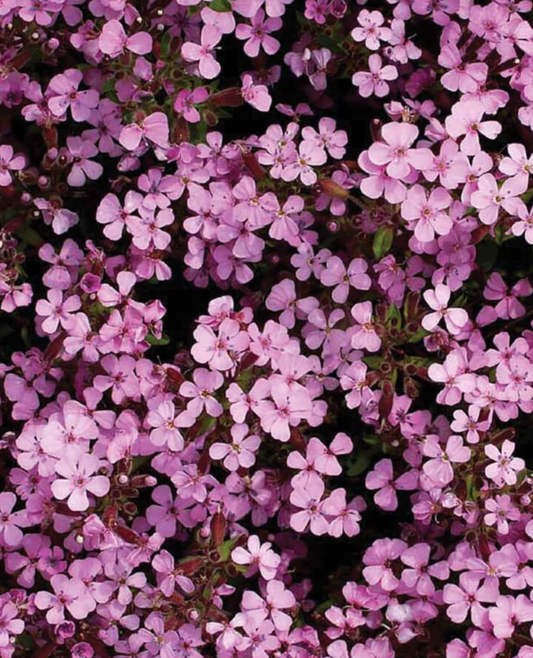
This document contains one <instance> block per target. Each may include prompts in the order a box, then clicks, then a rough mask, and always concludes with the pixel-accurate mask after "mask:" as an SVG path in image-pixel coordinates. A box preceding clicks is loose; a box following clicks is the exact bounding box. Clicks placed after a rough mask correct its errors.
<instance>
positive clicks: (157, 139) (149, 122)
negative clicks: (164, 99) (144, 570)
mask: <svg viewBox="0 0 533 658" xmlns="http://www.w3.org/2000/svg"><path fill="white" fill-rule="evenodd" d="M168 138H169V127H168V118H167V115H166V114H165V113H164V112H153V113H152V114H150V115H149V116H147V117H146V118H145V119H143V120H142V122H141V123H140V124H136V123H130V124H129V125H128V126H125V127H124V128H122V130H121V132H120V136H119V139H118V141H119V142H120V144H121V145H122V146H123V147H124V148H125V149H126V150H128V151H135V149H136V148H137V147H138V146H139V144H140V143H141V141H142V140H143V139H144V140H148V141H149V142H152V143H153V144H155V145H156V146H161V147H165V146H168Z"/></svg>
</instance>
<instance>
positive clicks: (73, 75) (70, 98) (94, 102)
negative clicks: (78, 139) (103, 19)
mask: <svg viewBox="0 0 533 658" xmlns="http://www.w3.org/2000/svg"><path fill="white" fill-rule="evenodd" d="M104 29H105V28H104ZM82 80H83V73H82V72H81V71H78V70H77V69H67V70H66V71H65V73H61V74H59V75H56V76H54V77H53V78H52V80H51V81H50V84H49V85H48V90H47V95H48V96H49V98H48V107H49V108H50V112H52V114H53V115H54V116H56V117H62V116H64V115H65V113H66V112H67V110H68V109H69V108H70V111H71V113H72V118H73V119H74V121H78V122H80V121H87V119H88V118H89V117H90V115H91V112H92V110H93V109H94V108H95V107H97V106H98V102H99V100H100V96H99V94H98V92H97V91H96V90H94V89H89V90H87V91H78V87H79V86H80V83H81V81H82Z"/></svg>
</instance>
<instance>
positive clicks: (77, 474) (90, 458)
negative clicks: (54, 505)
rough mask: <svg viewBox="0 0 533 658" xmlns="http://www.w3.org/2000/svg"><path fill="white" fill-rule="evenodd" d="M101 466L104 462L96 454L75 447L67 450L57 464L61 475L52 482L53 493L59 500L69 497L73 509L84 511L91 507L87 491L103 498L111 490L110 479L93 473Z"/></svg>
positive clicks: (69, 503)
mask: <svg viewBox="0 0 533 658" xmlns="http://www.w3.org/2000/svg"><path fill="white" fill-rule="evenodd" d="M101 467H102V462H101V461H100V460H99V459H98V457H96V456H95V455H92V454H87V453H85V452H83V451H81V450H79V449H74V448H73V449H71V450H68V451H66V453H65V454H64V456H62V457H61V459H60V460H59V461H58V462H57V464H56V466H55V470H56V473H57V474H58V475H59V476H60V477H59V478H58V479H57V480H54V481H53V482H52V485H51V486H52V493H53V494H54V496H55V498H57V499H58V500H65V499H67V505H68V506H69V507H70V509H71V510H73V511H75V512H83V511H84V510H86V509H87V508H88V507H89V498H88V496H87V492H89V493H92V494H93V495H94V496H96V497H98V498H102V497H103V496H105V495H106V494H107V492H108V491H109V488H110V484H109V479H108V478H107V477H105V476H104V475H93V474H94V473H97V472H98V471H99V469H100V468H101Z"/></svg>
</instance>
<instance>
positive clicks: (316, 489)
mask: <svg viewBox="0 0 533 658" xmlns="http://www.w3.org/2000/svg"><path fill="white" fill-rule="evenodd" d="M309 484H310V486H309V487H308V488H307V489H300V488H298V489H294V490H293V492H292V493H291V498H290V500H291V503H292V504H293V505H294V507H297V508H300V510H301V511H299V512H295V513H293V514H292V515H291V518H290V524H291V528H292V529H293V530H296V532H305V531H306V529H307V528H308V527H309V530H310V531H311V532H312V533H313V534H314V535H324V534H326V533H327V531H328V529H329V523H328V521H327V519H326V518H325V516H324V511H323V501H321V499H322V496H323V495H324V490H325V487H324V483H323V482H322V480H321V479H320V478H316V479H313V480H311V481H310V482H309Z"/></svg>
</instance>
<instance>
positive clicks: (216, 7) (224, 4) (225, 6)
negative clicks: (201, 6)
mask: <svg viewBox="0 0 533 658" xmlns="http://www.w3.org/2000/svg"><path fill="white" fill-rule="evenodd" d="M209 9H212V10H213V11H231V5H230V3H229V0H213V2H212V3H211V4H210V5H209Z"/></svg>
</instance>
